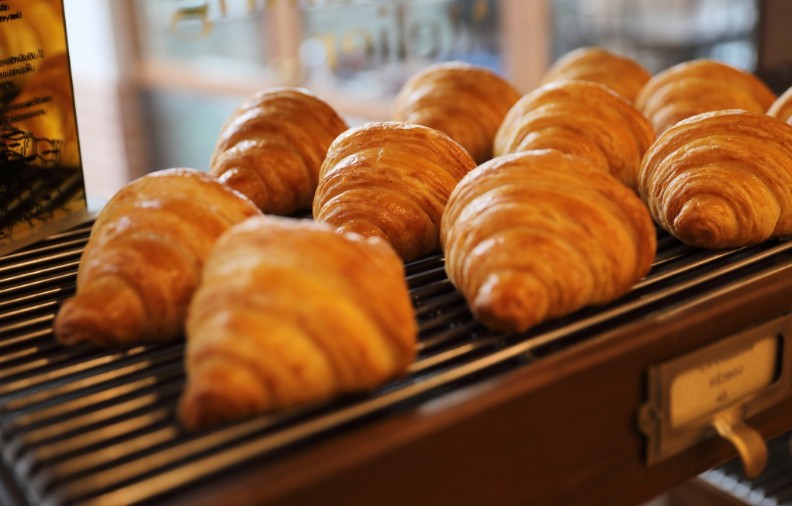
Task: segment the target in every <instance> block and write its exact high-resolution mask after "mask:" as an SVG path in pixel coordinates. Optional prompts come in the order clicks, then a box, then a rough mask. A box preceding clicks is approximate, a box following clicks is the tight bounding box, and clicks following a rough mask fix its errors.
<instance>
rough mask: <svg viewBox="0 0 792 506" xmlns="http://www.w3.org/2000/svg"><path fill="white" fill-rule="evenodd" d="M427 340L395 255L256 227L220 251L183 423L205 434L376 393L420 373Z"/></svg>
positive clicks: (224, 241)
mask: <svg viewBox="0 0 792 506" xmlns="http://www.w3.org/2000/svg"><path fill="white" fill-rule="evenodd" d="M416 335H417V324H416V320H415V315H414V311H413V307H412V303H411V299H410V296H409V292H408V288H407V284H406V282H405V279H404V267H403V264H402V262H401V260H400V259H399V257H398V256H397V255H396V254H395V253H394V252H393V250H392V249H391V248H390V247H389V246H388V245H387V244H386V243H384V242H383V241H381V240H379V239H366V238H363V237H362V236H359V235H355V234H338V233H336V232H335V231H334V230H333V229H332V227H329V226H327V225H322V224H318V223H315V222H311V221H308V220H295V219H289V218H278V217H272V216H267V217H258V218H251V219H249V220H247V221H245V222H244V223H242V224H240V225H238V226H236V227H234V228H233V229H232V230H230V231H229V232H228V233H226V234H225V235H223V236H222V237H221V239H220V240H219V241H218V243H217V247H216V248H215V249H214V251H213V252H212V254H211V256H210V257H209V259H208V260H207V263H206V268H205V270H204V275H203V279H202V281H201V285H200V287H199V288H198V290H197V292H196V294H195V297H194V299H193V301H192V303H191V305H190V310H189V315H188V318H187V351H186V364H187V385H186V388H185V391H184V394H183V396H182V399H181V402H180V406H179V415H180V418H181V420H182V421H183V423H184V424H185V425H186V426H187V427H189V428H191V429H196V428H201V427H205V426H208V425H212V424H216V423H219V422H224V421H230V420H238V419H241V418H245V417H248V416H252V415H255V414H258V413H263V412H267V411H272V410H276V409H282V408H287V407H291V406H297V405H300V404H304V403H309V402H315V401H320V400H324V399H328V398H331V397H333V396H336V395H339V394H343V393H347V392H354V391H361V390H369V389H373V388H375V387H377V386H378V385H380V384H381V383H383V382H384V381H386V380H388V379H390V378H393V377H395V376H398V375H400V374H402V373H403V372H404V371H405V369H406V368H407V366H408V365H409V364H410V363H412V361H413V359H414V355H415V351H414V350H415V343H416Z"/></svg>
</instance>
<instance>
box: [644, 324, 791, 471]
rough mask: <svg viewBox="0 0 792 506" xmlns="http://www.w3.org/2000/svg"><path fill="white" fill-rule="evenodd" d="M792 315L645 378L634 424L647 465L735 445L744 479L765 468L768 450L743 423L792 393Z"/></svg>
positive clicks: (685, 357) (662, 366) (671, 363)
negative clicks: (720, 441)
mask: <svg viewBox="0 0 792 506" xmlns="http://www.w3.org/2000/svg"><path fill="white" fill-rule="evenodd" d="M790 339H792V315H786V316H784V317H781V318H778V319H775V320H772V321H769V322H766V323H763V324H761V325H757V326H755V327H752V328H750V329H748V330H745V331H743V332H740V333H738V334H735V335H733V336H730V337H727V338H725V339H723V340H720V341H718V342H716V343H714V344H711V345H708V346H705V347H703V348H701V349H698V350H696V351H693V352H691V353H688V354H686V355H683V356H681V357H679V358H676V359H673V360H670V361H668V362H664V363H662V364H659V365H656V366H652V367H650V368H649V370H648V377H647V380H648V381H647V387H648V398H647V402H646V404H644V405H643V406H641V408H640V410H639V414H638V424H639V428H640V429H641V431H642V432H643V433H644V434H646V435H647V451H646V460H647V464H649V465H652V464H656V463H659V462H662V461H664V460H666V459H668V458H670V457H672V456H674V455H677V454H679V453H681V452H682V451H684V450H686V449H688V448H690V447H692V446H694V445H695V444H696V443H698V442H700V441H703V440H705V439H708V438H711V437H716V436H720V437H722V438H724V439H726V440H728V441H729V442H731V443H732V445H733V446H734V448H735V449H736V450H737V453H738V455H739V457H740V459H741V461H742V464H743V471H744V473H745V476H746V477H748V478H753V477H756V476H758V475H759V474H760V473H761V472H762V471H763V470H764V468H765V466H766V465H767V445H766V443H765V441H764V439H763V438H762V436H761V435H760V434H759V433H758V432H757V431H756V430H755V429H753V428H752V427H750V426H749V425H748V424H746V423H745V420H747V419H749V418H750V417H752V416H754V415H756V414H757V413H760V412H762V411H764V410H766V409H768V408H770V407H772V406H774V405H776V404H778V403H780V402H781V401H783V400H785V399H787V398H789V396H790V394H791V393H792V342H790Z"/></svg>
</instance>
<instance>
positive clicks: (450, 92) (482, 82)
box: [393, 62, 521, 163]
mask: <svg viewBox="0 0 792 506" xmlns="http://www.w3.org/2000/svg"><path fill="white" fill-rule="evenodd" d="M520 96H521V94H520V92H519V91H517V90H516V89H515V88H514V87H512V85H511V84H509V82H508V81H506V80H505V79H504V78H502V77H501V76H499V75H498V74H496V73H495V72H492V71H491V70H489V69H487V68H484V67H479V66H477V65H471V64H467V63H461V62H448V63H438V64H435V65H431V66H429V67H427V68H426V69H424V70H422V71H421V72H419V73H417V74H415V75H414V76H412V78H410V79H409V80H408V81H407V82H406V83H405V84H404V86H403V87H402V89H401V90H400V91H399V94H398V95H397V96H396V99H395V103H394V112H393V117H394V119H395V120H396V121H399V122H404V123H414V124H417V125H424V126H428V127H430V128H434V129H436V130H440V131H441V132H443V133H445V134H446V135H448V136H449V137H451V138H452V139H454V140H455V141H456V142H458V143H459V144H460V145H461V146H462V147H463V148H465V149H466V150H467V151H468V153H470V156H472V157H473V159H474V160H476V162H477V163H481V162H484V161H486V160H489V159H490V158H491V157H492V142H493V139H494V137H495V132H496V131H497V130H498V126H499V125H500V124H501V122H502V121H503V118H504V116H506V113H507V112H508V111H509V108H511V106H512V105H514V103H515V102H517V100H519V98H520Z"/></svg>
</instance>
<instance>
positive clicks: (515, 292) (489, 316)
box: [471, 273, 548, 332]
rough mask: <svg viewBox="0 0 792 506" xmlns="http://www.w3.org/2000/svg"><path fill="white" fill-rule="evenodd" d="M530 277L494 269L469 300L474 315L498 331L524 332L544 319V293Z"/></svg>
mask: <svg viewBox="0 0 792 506" xmlns="http://www.w3.org/2000/svg"><path fill="white" fill-rule="evenodd" d="M541 292H542V288H541V287H540V286H537V283H536V281H535V280H533V279H532V278H529V277H527V276H521V275H519V274H515V273H493V274H491V275H490V276H489V277H488V278H487V279H486V280H485V281H484V283H483V284H482V285H481V288H479V290H478V293H477V294H476V298H475V300H474V301H473V303H472V304H471V306H472V308H473V311H474V313H475V314H476V318H477V319H478V320H480V321H481V322H482V323H484V324H485V325H487V326H488V327H490V328H492V329H493V330H497V331H499V332H524V331H526V330H528V329H529V328H530V327H532V326H533V325H536V324H537V323H538V322H540V321H542V320H543V319H544V315H545V314H546V313H547V309H548V308H547V305H548V302H547V296H546V295H545V294H543V293H541Z"/></svg>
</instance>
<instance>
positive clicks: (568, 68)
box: [541, 47, 652, 102]
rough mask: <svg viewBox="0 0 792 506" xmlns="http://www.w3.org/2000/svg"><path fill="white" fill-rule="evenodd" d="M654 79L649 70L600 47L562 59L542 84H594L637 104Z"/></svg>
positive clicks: (583, 50)
mask: <svg viewBox="0 0 792 506" xmlns="http://www.w3.org/2000/svg"><path fill="white" fill-rule="evenodd" d="M651 77H652V74H650V73H649V71H648V70H646V69H645V68H644V67H643V66H641V64H640V63H638V62H636V61H635V60H633V59H631V58H628V57H626V56H621V55H618V54H615V53H612V52H610V51H608V50H607V49H603V48H601V47H582V48H580V49H576V50H574V51H570V52H569V53H567V54H565V55H564V56H562V57H561V58H559V59H558V60H557V61H556V62H555V63H554V64H553V65H552V66H551V67H550V68H549V69H548V71H547V72H546V73H545V75H544V76H543V77H542V81H541V84H547V83H552V82H556V81H563V80H579V81H593V82H595V83H599V84H603V85H605V86H607V87H608V88H610V89H612V90H613V91H615V92H616V93H618V94H619V95H621V96H622V97H624V98H625V99H627V100H628V101H630V102H634V101H635V97H636V96H637V95H638V92H639V91H641V88H643V87H644V85H645V84H646V82H647V81H649V79H650V78H651Z"/></svg>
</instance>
